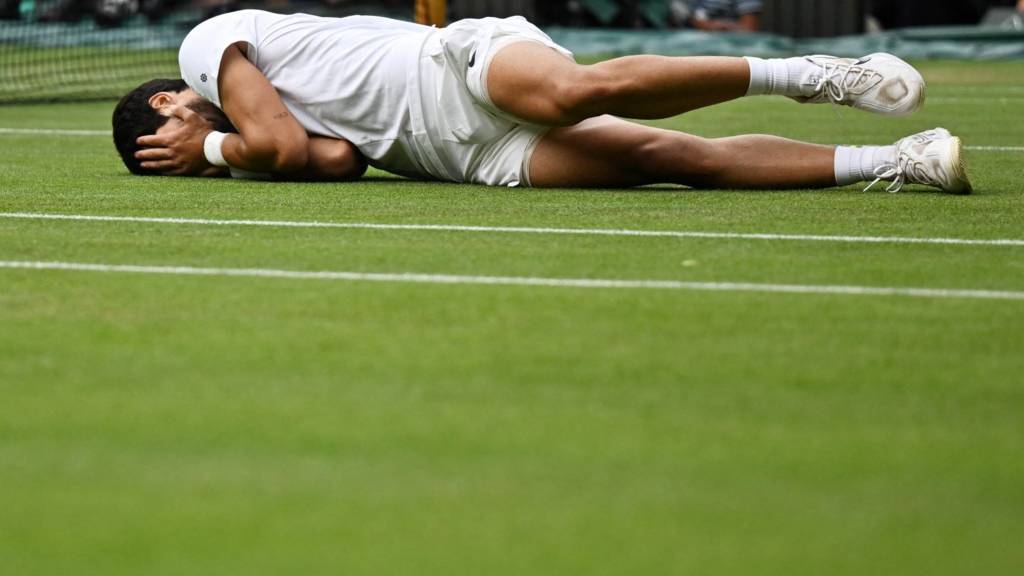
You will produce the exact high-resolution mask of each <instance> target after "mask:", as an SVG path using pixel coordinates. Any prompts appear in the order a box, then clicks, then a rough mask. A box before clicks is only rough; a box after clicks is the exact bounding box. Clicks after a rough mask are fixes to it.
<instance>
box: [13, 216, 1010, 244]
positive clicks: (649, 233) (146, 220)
mask: <svg viewBox="0 0 1024 576" xmlns="http://www.w3.org/2000/svg"><path fill="white" fill-rule="evenodd" d="M0 218H8V219H23V220H70V221H82V222H125V223H143V224H183V225H195V226H264V227H271V228H336V229H360V230H404V231H435V232H482V233H499V234H553V235H577V236H634V237H648V238H702V239H724V240H775V241H794V242H842V243H864V244H939V245H954V246H956V245H960V246H1024V239H1014V238H996V239H976V238H927V237H914V236H835V235H823V234H774V233H746V232H702V231H687V230H630V229H615V228H543V227H520V226H471V225H462V224H382V223H375V222H316V221H289V220H230V219H228V220H224V219H207V218H161V217H151V216H99V215H90V214H47V213H37V212H0Z"/></svg>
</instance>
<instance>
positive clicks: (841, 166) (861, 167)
mask: <svg viewBox="0 0 1024 576" xmlns="http://www.w3.org/2000/svg"><path fill="white" fill-rule="evenodd" d="M895 163H896V147H895V146H839V147H837V148H836V160H835V170H836V184H838V185H840V186H846V185H849V184H855V183H857V182H867V181H869V180H874V179H875V178H876V176H875V170H877V169H878V167H879V166H886V165H892V164H895Z"/></svg>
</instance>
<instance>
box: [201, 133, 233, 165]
mask: <svg viewBox="0 0 1024 576" xmlns="http://www.w3.org/2000/svg"><path fill="white" fill-rule="evenodd" d="M227 137H228V135H227V134H225V133H223V132H217V131H214V132H210V133H209V134H207V135H206V140H204V141H203V155H204V156H206V161H207V162H209V163H210V164H213V165H214V166H227V165H228V161H227V160H225V159H224V153H223V152H222V151H221V149H220V147H221V146H222V145H223V144H224V139H225V138H227Z"/></svg>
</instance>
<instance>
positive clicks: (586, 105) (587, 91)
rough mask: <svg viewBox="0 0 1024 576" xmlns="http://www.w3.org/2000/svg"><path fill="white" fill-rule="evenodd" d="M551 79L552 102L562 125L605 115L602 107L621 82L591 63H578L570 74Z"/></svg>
mask: <svg viewBox="0 0 1024 576" xmlns="http://www.w3.org/2000/svg"><path fill="white" fill-rule="evenodd" d="M552 82H553V83H554V88H553V90H552V92H553V98H552V103H553V105H554V109H555V111H556V114H557V116H558V119H559V120H560V122H559V123H560V124H564V125H572V124H576V123H577V122H580V121H582V120H585V119H587V118H591V117H594V116H598V115H601V114H604V113H605V110H604V109H603V108H602V106H603V105H605V104H606V103H607V102H608V101H609V99H610V98H612V97H614V95H615V94H616V93H617V91H619V90H620V89H621V87H620V84H621V81H619V80H616V79H615V78H613V77H611V76H610V75H608V74H606V73H604V72H602V71H600V70H598V69H595V68H594V67H590V66H577V67H576V68H575V70H574V71H573V73H572V74H567V75H565V76H562V77H560V78H557V79H553V80H552Z"/></svg>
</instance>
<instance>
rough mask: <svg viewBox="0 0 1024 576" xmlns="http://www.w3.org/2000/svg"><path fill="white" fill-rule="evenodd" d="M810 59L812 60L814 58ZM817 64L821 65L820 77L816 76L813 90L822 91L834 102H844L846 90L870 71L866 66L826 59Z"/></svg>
mask: <svg viewBox="0 0 1024 576" xmlns="http://www.w3.org/2000/svg"><path fill="white" fill-rule="evenodd" d="M808 60H810V59H808ZM810 61H811V62H814V60H810ZM818 65H819V66H821V77H820V78H818V84H817V85H816V86H815V90H816V91H817V92H824V93H825V94H827V95H828V98H829V99H830V100H832V101H833V102H835V103H836V104H843V103H845V102H846V91H847V90H848V89H849V88H852V87H853V86H856V85H857V84H859V83H860V82H861V81H862V80H863V79H864V76H865V75H867V74H869V73H872V72H871V71H870V70H868V69H867V68H864V67H862V66H857V65H848V64H835V63H830V62H828V61H824V62H821V63H819V64H818ZM851 80H852V82H851Z"/></svg>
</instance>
